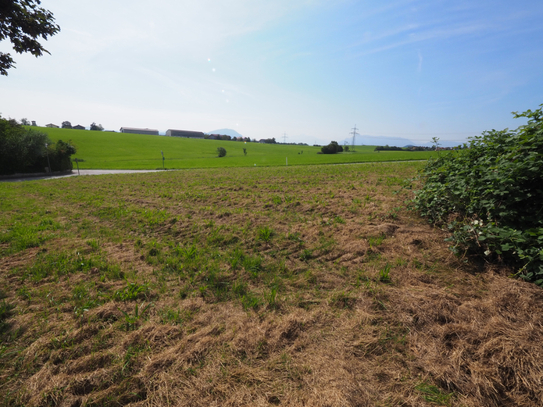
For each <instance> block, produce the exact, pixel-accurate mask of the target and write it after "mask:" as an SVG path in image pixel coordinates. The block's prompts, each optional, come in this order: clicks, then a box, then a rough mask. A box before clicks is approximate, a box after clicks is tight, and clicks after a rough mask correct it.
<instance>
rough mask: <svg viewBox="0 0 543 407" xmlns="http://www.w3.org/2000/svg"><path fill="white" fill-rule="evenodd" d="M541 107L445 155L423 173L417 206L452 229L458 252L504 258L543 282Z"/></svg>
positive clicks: (529, 277) (435, 221)
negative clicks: (523, 121) (519, 121)
mask: <svg viewBox="0 0 543 407" xmlns="http://www.w3.org/2000/svg"><path fill="white" fill-rule="evenodd" d="M542 108H543V104H542V105H540V108H539V109H536V110H535V111H531V110H527V111H526V112H524V113H520V114H519V113H517V112H514V113H513V115H514V117H515V118H519V117H526V118H527V119H528V123H527V124H526V125H524V126H520V127H519V128H518V129H516V130H512V131H510V130H508V129H505V130H501V131H498V130H491V131H486V132H484V133H483V134H482V135H481V136H477V137H474V138H472V139H470V141H469V143H468V144H464V146H463V148H461V149H459V150H457V151H451V152H447V153H441V154H440V155H439V156H438V157H437V158H434V159H431V160H429V161H428V163H427V165H426V166H425V167H424V169H423V170H422V172H421V174H420V175H421V179H422V182H423V185H422V188H421V189H420V190H419V191H416V192H415V198H414V201H413V202H414V206H415V208H416V209H417V210H418V211H419V212H420V213H421V214H422V215H423V216H425V217H427V218H428V220H429V221H430V222H431V223H433V224H436V225H439V226H445V225H446V226H447V227H448V229H449V231H450V232H451V237H450V241H451V242H452V243H453V246H452V249H453V251H454V252H455V253H457V254H466V253H473V254H478V255H481V256H482V257H483V258H485V259H486V260H487V261H489V262H503V263H506V264H509V265H511V266H513V267H515V269H516V274H517V275H518V276H519V277H521V278H523V279H525V280H528V281H532V282H535V283H536V284H538V285H540V286H543V125H542V122H543V112H542Z"/></svg>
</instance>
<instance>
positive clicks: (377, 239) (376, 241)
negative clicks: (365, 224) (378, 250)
mask: <svg viewBox="0 0 543 407" xmlns="http://www.w3.org/2000/svg"><path fill="white" fill-rule="evenodd" d="M385 238H386V235H385V234H384V233H382V234H380V235H379V236H369V237H368V244H369V245H370V247H375V246H380V245H381V244H382V243H383V241H384V240H385Z"/></svg>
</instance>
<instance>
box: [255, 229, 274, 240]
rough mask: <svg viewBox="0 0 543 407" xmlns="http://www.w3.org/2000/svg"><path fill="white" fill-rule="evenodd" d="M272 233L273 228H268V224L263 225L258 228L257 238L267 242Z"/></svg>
mask: <svg viewBox="0 0 543 407" xmlns="http://www.w3.org/2000/svg"><path fill="white" fill-rule="evenodd" d="M273 235H274V232H273V230H272V229H270V228H269V227H268V226H264V227H263V228H260V229H258V239H260V240H262V241H263V242H266V243H268V242H269V241H270V240H271V238H272V236H273Z"/></svg>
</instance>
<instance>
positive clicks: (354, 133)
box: [349, 124, 360, 151]
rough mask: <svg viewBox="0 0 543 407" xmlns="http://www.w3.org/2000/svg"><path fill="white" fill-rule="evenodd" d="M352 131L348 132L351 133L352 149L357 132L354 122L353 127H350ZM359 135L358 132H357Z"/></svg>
mask: <svg viewBox="0 0 543 407" xmlns="http://www.w3.org/2000/svg"><path fill="white" fill-rule="evenodd" d="M351 130H352V132H350V133H349V134H352V135H353V151H354V142H355V138H356V135H357V134H358V133H357V131H356V130H357V128H356V124H355V125H354V127H353V128H352V129H351ZM358 135H359V136H360V134H358Z"/></svg>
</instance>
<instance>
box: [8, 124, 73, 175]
mask: <svg viewBox="0 0 543 407" xmlns="http://www.w3.org/2000/svg"><path fill="white" fill-rule="evenodd" d="M46 144H47V149H46V147H45V145H46ZM72 154H75V147H74V146H72V145H71V144H70V142H63V141H62V140H59V141H58V142H57V143H53V142H52V141H51V140H50V139H49V137H48V136H47V134H45V133H42V132H39V131H36V130H34V129H26V128H24V127H23V126H21V125H19V124H18V123H17V122H16V121H15V120H13V119H11V120H6V119H2V118H1V117H0V174H2V175H7V174H15V173H25V172H26V173H28V172H43V171H44V169H45V167H48V166H49V164H48V162H47V155H49V162H50V163H51V169H52V170H53V171H61V170H68V169H72V163H71V161H70V155H72Z"/></svg>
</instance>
